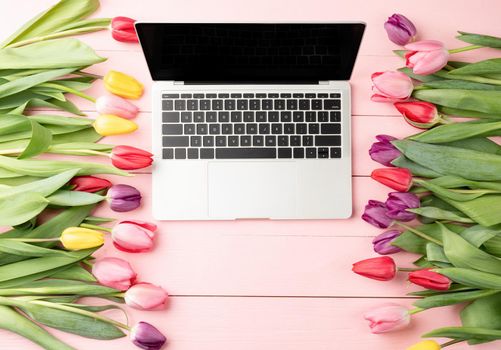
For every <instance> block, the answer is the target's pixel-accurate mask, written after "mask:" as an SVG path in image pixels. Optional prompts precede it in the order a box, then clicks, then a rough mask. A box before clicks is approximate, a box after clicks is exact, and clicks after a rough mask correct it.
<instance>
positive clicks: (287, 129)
mask: <svg viewBox="0 0 501 350" xmlns="http://www.w3.org/2000/svg"><path fill="white" fill-rule="evenodd" d="M284 134H294V124H292V123H287V124H284Z"/></svg>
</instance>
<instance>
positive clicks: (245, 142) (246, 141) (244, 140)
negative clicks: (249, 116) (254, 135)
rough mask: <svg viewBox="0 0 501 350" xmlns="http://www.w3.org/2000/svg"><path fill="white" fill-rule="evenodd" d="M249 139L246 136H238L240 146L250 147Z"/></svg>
mask: <svg viewBox="0 0 501 350" xmlns="http://www.w3.org/2000/svg"><path fill="white" fill-rule="evenodd" d="M251 141H252V139H251V137H250V136H248V135H245V136H240V146H244V147H245V146H250V145H251Z"/></svg>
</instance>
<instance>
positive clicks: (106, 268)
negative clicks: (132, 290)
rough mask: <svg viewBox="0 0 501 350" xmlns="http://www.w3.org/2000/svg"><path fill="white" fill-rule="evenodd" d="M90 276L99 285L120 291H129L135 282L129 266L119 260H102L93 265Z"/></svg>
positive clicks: (132, 271)
mask: <svg viewBox="0 0 501 350" xmlns="http://www.w3.org/2000/svg"><path fill="white" fill-rule="evenodd" d="M92 274H93V275H94V277H96V279H97V280H98V282H99V283H100V284H102V285H103V286H107V287H110V288H115V289H118V290H120V291H124V290H127V289H129V287H130V286H131V285H132V283H133V282H134V281H135V280H136V276H137V275H136V273H135V272H134V270H132V267H131V266H130V264H129V263H128V262H127V261H125V260H122V259H119V258H103V259H99V260H97V261H96V262H95V263H94V266H93V267H92Z"/></svg>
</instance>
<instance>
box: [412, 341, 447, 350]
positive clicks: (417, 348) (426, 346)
mask: <svg viewBox="0 0 501 350" xmlns="http://www.w3.org/2000/svg"><path fill="white" fill-rule="evenodd" d="M441 348H442V347H441V346H440V344H438V343H437V342H436V341H434V340H423V341H420V342H419V343H416V344H414V345H412V346H411V347H408V348H407V349H406V350H440V349H441Z"/></svg>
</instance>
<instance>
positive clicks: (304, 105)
mask: <svg viewBox="0 0 501 350" xmlns="http://www.w3.org/2000/svg"><path fill="white" fill-rule="evenodd" d="M299 109H300V110H308V109H310V100H299Z"/></svg>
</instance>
